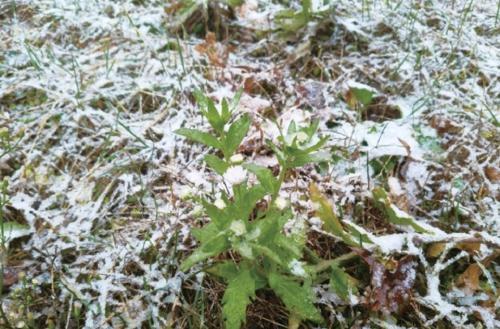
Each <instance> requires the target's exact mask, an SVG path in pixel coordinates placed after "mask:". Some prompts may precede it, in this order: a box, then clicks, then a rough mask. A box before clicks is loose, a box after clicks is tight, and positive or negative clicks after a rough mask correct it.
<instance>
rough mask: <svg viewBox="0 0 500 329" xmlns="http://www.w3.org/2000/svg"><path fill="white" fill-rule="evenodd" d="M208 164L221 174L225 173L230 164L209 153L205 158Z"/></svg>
mask: <svg viewBox="0 0 500 329" xmlns="http://www.w3.org/2000/svg"><path fill="white" fill-rule="evenodd" d="M204 160H205V162H206V164H207V165H208V166H209V167H210V168H212V169H213V170H214V171H215V172H216V173H218V174H219V175H224V173H225V172H226V170H227V168H229V165H228V164H227V163H226V162H225V161H224V160H221V159H219V157H217V156H215V155H213V154H207V155H205V158H204Z"/></svg>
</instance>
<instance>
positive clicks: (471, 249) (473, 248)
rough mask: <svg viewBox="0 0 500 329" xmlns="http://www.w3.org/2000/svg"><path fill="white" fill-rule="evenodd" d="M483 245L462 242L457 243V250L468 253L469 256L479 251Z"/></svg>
mask: <svg viewBox="0 0 500 329" xmlns="http://www.w3.org/2000/svg"><path fill="white" fill-rule="evenodd" d="M480 247H481V243H479V242H460V243H457V248H458V249H461V250H464V251H467V252H468V253H469V254H475V253H477V252H478V251H479V248H480Z"/></svg>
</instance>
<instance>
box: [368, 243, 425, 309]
mask: <svg viewBox="0 0 500 329" xmlns="http://www.w3.org/2000/svg"><path fill="white" fill-rule="evenodd" d="M359 254H360V256H361V257H362V258H363V259H364V260H365V262H366V263H367V264H368V266H370V274H371V280H370V294H369V296H368V297H367V300H366V301H367V303H368V305H369V307H370V309H371V310H372V311H382V312H384V313H400V312H402V311H404V309H405V307H406V306H407V305H408V304H409V301H410V299H411V296H412V295H413V286H414V285H415V279H416V267H417V265H418V263H417V262H416V261H415V260H414V259H413V257H412V256H406V257H403V258H401V259H400V260H398V261H394V262H395V264H393V265H394V266H395V269H394V270H393V271H391V270H389V269H388V268H386V266H384V265H383V264H382V263H381V262H380V261H379V260H377V259H376V258H375V257H373V256H372V255H370V254H369V253H368V252H366V251H362V252H359Z"/></svg>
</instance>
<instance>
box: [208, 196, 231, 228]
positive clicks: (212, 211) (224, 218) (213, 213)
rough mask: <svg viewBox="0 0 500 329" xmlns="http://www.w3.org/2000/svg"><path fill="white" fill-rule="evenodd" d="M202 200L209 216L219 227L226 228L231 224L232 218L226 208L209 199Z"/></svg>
mask: <svg viewBox="0 0 500 329" xmlns="http://www.w3.org/2000/svg"><path fill="white" fill-rule="evenodd" d="M201 202H202V204H203V207H204V208H205V210H206V212H207V215H208V217H210V219H211V220H212V223H215V225H217V227H218V228H219V229H225V228H226V227H227V226H228V225H229V222H230V221H231V218H230V217H229V216H228V215H227V213H226V212H225V211H224V210H221V209H219V208H217V207H216V206H214V205H213V204H211V203H210V202H208V201H207V200H202V201H201Z"/></svg>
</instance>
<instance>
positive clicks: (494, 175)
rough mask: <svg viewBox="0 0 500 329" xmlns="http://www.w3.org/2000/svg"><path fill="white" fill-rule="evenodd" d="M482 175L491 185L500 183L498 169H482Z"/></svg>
mask: <svg viewBox="0 0 500 329" xmlns="http://www.w3.org/2000/svg"><path fill="white" fill-rule="evenodd" d="M484 173H485V175H486V177H488V179H489V180H490V181H492V182H493V183H497V182H500V170H498V168H495V167H486V168H484Z"/></svg>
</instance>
